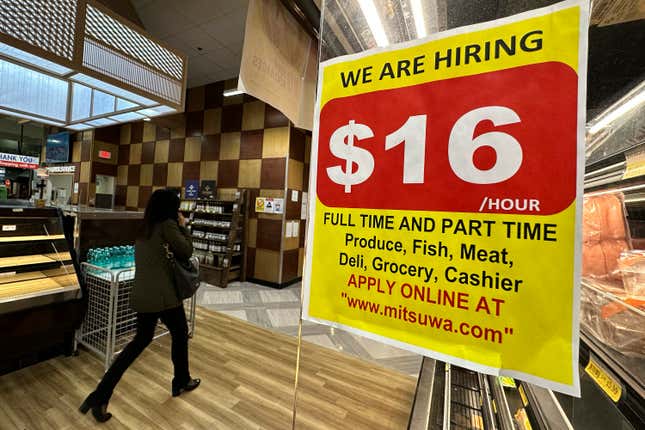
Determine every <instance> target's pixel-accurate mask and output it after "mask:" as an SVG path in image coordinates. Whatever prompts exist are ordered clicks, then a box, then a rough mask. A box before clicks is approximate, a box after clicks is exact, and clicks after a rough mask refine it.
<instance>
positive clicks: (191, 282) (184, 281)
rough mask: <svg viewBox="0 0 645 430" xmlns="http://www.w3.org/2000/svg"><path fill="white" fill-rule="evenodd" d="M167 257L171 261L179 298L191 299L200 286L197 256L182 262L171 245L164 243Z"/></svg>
mask: <svg viewBox="0 0 645 430" xmlns="http://www.w3.org/2000/svg"><path fill="white" fill-rule="evenodd" d="M163 247H164V248H165V250H166V258H167V259H168V262H169V263H170V267H171V269H172V272H173V275H174V278H175V290H176V292H177V297H179V300H184V299H189V298H191V297H192V296H193V295H195V293H196V292H197V289H198V288H199V263H198V262H197V261H196V260H197V259H196V258H195V257H190V259H189V260H188V261H187V262H181V261H179V260H177V259H176V258H175V255H174V254H173V252H172V251H171V250H170V246H168V244H167V243H164V245H163Z"/></svg>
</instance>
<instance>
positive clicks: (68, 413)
mask: <svg viewBox="0 0 645 430" xmlns="http://www.w3.org/2000/svg"><path fill="white" fill-rule="evenodd" d="M169 341H170V338H169V337H168V336H164V337H163V338H160V339H158V340H156V341H155V342H153V344H152V345H150V347H149V348H148V349H147V350H146V351H145V352H144V353H143V354H142V356H141V357H139V359H138V360H137V362H135V364H134V365H133V366H132V367H131V368H130V369H129V370H128V372H126V374H125V376H124V378H123V379H122V380H121V383H120V384H119V385H118V386H117V389H116V391H115V393H114V396H113V397H112V400H111V402H110V406H109V411H111V412H112V413H113V414H114V417H113V418H112V419H111V420H110V421H109V422H108V423H106V424H103V425H100V428H102V429H136V430H141V429H173V430H174V429H289V428H291V419H292V413H291V411H292V401H293V391H294V388H293V383H294V375H295V361H296V340H295V339H294V338H292V337H289V336H285V335H282V334H278V333H274V332H270V331H267V330H265V329H262V328H259V327H256V326H253V325H250V324H248V323H245V322H242V321H240V320H237V319H234V318H231V317H228V316H226V315H222V314H217V313H214V312H212V311H208V310H205V309H202V308H198V310H197V322H196V331H195V337H194V338H193V340H192V341H191V343H190V359H191V373H192V375H193V377H200V378H201V379H202V385H201V386H200V387H199V388H198V389H197V390H195V391H193V392H190V393H186V394H184V395H182V396H181V397H178V398H172V397H171V396H170V392H169V390H170V380H171V375H172V364H171V362H170V347H169V346H170V342H169ZM101 374H102V365H101V362H100V361H99V360H98V359H97V358H96V357H95V356H94V355H92V354H90V353H89V352H87V351H84V350H81V353H80V356H78V357H59V358H55V359H53V360H49V361H47V362H44V363H40V364H38V365H35V366H32V367H30V368H27V369H23V370H21V371H18V372H14V373H12V374H9V375H4V376H0V429H2V430H4V429H29V430H38V429H47V430H49V429H57V430H62V429H87V428H93V427H95V426H97V427H99V426H98V425H95V423H94V420H93V419H92V418H91V417H90V414H88V415H87V416H82V415H81V414H80V413H79V412H78V411H77V408H78V405H79V404H80V403H81V402H82V400H83V398H84V396H85V395H87V393H89V392H90V391H91V390H92V389H93V388H94V385H95V384H96V382H97V380H98V378H99V377H100V376H101ZM415 383H416V381H415V380H414V379H413V378H411V377H409V376H405V375H402V374H400V373H397V372H393V371H390V370H386V369H384V368H381V367H378V366H375V365H373V364H370V363H367V362H364V361H362V360H358V359H355V358H353V357H350V356H348V355H345V354H342V353H339V352H336V351H332V350H329V349H326V348H322V347H319V346H316V345H312V344H309V343H305V344H304V345H303V353H302V361H301V368H300V385H299V389H298V402H297V425H296V428H298V429H352V430H358V429H405V428H406V426H407V421H408V416H409V413H410V409H411V402H412V397H413V394H414V388H415Z"/></svg>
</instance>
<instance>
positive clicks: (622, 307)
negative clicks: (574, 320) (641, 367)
mask: <svg viewBox="0 0 645 430" xmlns="http://www.w3.org/2000/svg"><path fill="white" fill-rule="evenodd" d="M643 306H645V301H644V300H638V299H634V298H631V297H624V298H620V297H618V296H616V295H614V294H612V293H609V292H607V288H606V286H603V285H602V284H601V283H598V282H595V281H591V280H586V281H585V282H583V284H582V289H581V295H580V324H581V325H582V326H583V327H584V328H585V329H586V330H587V331H588V332H590V333H591V334H592V335H593V336H594V337H595V338H596V339H598V340H599V341H600V342H602V343H604V344H606V345H608V346H610V347H612V348H614V349H615V350H617V351H619V352H621V353H622V354H624V355H627V356H630V357H645V309H644V308H643Z"/></svg>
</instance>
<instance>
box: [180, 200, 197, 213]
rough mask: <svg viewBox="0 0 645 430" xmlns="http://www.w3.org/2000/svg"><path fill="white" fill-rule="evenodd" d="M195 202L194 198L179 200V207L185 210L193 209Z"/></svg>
mask: <svg viewBox="0 0 645 430" xmlns="http://www.w3.org/2000/svg"><path fill="white" fill-rule="evenodd" d="M196 204H197V202H195V201H194V200H184V201H182V202H181V205H180V206H179V209H180V210H182V211H185V212H189V211H194V210H195V206H196Z"/></svg>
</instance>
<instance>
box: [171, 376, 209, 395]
mask: <svg viewBox="0 0 645 430" xmlns="http://www.w3.org/2000/svg"><path fill="white" fill-rule="evenodd" d="M201 382H202V380H201V379H191V380H190V381H188V382H187V383H186V384H184V385H183V386H182V387H172V396H173V397H177V396H178V395H180V394H181V393H183V392H184V391H193V390H194V389H195V388H197V387H199V384H200V383H201Z"/></svg>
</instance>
